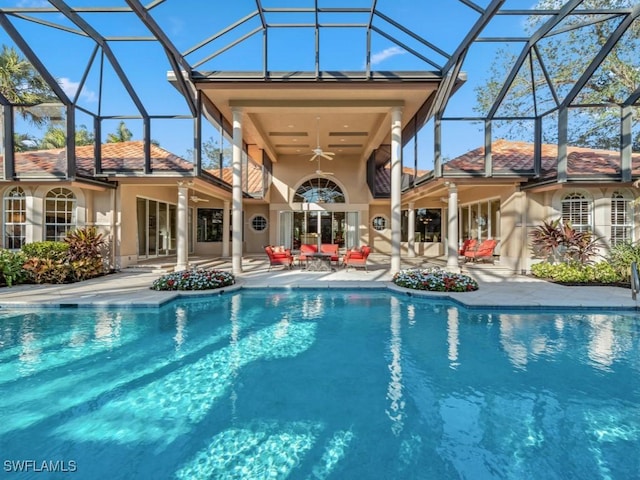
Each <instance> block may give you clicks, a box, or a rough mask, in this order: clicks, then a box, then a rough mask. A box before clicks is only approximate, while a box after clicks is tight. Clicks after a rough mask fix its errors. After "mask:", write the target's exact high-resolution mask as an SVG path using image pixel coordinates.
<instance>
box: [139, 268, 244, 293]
mask: <svg viewBox="0 0 640 480" xmlns="http://www.w3.org/2000/svg"><path fill="white" fill-rule="evenodd" d="M234 283H236V280H235V277H234V276H233V274H232V273H229V272H225V271H222V270H215V269H192V270H181V271H179V272H173V273H168V274H166V275H163V276H161V277H160V278H157V279H155V280H154V281H153V284H152V285H151V290H212V289H215V288H221V287H228V286H229V285H233V284H234Z"/></svg>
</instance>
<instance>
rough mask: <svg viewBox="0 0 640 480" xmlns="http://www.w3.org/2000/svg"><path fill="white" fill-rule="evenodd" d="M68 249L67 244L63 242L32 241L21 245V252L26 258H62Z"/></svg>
mask: <svg viewBox="0 0 640 480" xmlns="http://www.w3.org/2000/svg"><path fill="white" fill-rule="evenodd" d="M68 251H69V245H68V244H67V243H64V242H53V241H45V242H33V243H25V244H24V245H23V246H22V252H23V253H24V255H25V256H26V257H27V258H42V259H45V258H46V259H49V260H64V259H65V258H66V255H67V252H68Z"/></svg>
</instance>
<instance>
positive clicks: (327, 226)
mask: <svg viewBox="0 0 640 480" xmlns="http://www.w3.org/2000/svg"><path fill="white" fill-rule="evenodd" d="M318 216H319V217H320V232H318V233H319V234H320V243H333V229H332V228H331V227H332V222H331V216H332V215H331V212H318Z"/></svg>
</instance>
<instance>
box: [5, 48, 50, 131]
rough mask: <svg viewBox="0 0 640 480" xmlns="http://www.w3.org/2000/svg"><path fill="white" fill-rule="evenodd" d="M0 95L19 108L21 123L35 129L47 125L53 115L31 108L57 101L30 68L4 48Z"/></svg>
mask: <svg viewBox="0 0 640 480" xmlns="http://www.w3.org/2000/svg"><path fill="white" fill-rule="evenodd" d="M0 93H2V95H3V96H4V97H5V98H6V99H7V100H8V101H9V102H10V103H11V104H13V105H18V107H17V110H18V112H19V113H20V115H21V116H22V118H23V119H25V120H27V121H29V122H31V123H33V124H34V125H38V126H41V125H44V124H45V123H47V122H48V121H49V119H50V118H51V117H52V116H53V115H54V112H52V111H51V109H50V108H47V109H42V108H37V107H35V108H34V107H33V106H37V105H39V104H41V103H47V102H58V101H59V100H58V98H57V97H56V96H55V95H54V93H53V91H52V90H51V88H50V87H49V85H47V83H46V82H45V81H44V79H43V78H42V76H41V75H40V74H39V73H38V72H37V71H36V69H35V68H34V67H33V65H31V63H29V62H28V61H27V60H26V59H25V58H24V57H22V56H21V55H20V53H19V52H18V51H17V50H16V49H15V48H13V47H10V46H7V45H3V46H2V51H1V52H0Z"/></svg>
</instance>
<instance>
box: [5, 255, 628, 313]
mask: <svg viewBox="0 0 640 480" xmlns="http://www.w3.org/2000/svg"><path fill="white" fill-rule="evenodd" d="M369 258H370V261H369V262H368V267H367V268H368V270H367V271H365V270H364V269H353V268H350V269H348V270H347V269H345V268H338V269H336V270H335V271H331V272H308V271H305V270H304V269H302V268H300V267H298V266H296V267H294V268H293V269H291V270H289V269H287V268H284V267H275V268H272V269H271V270H269V262H268V260H267V258H266V256H265V255H255V256H247V257H244V258H243V272H242V274H241V275H238V276H237V284H236V285H234V286H232V287H226V288H223V289H220V290H212V291H202V292H158V291H153V290H150V288H149V287H150V285H151V284H152V282H153V280H155V279H156V278H158V276H160V275H162V274H163V273H164V271H165V270H166V269H167V268H168V267H167V266H168V265H169V264H170V263H171V259H170V258H167V259H163V260H162V261H159V260H153V261H147V262H143V263H141V264H140V265H138V266H137V267H136V268H128V269H124V270H123V271H121V272H117V273H114V274H110V275H107V276H104V277H100V278H96V279H92V280H87V281H84V282H80V283H73V284H68V285H18V286H15V287H12V288H3V289H0V309H1V310H8V309H11V308H18V307H19V308H28V307H32V306H34V307H57V308H79V307H100V308H105V307H109V306H115V305H117V306H120V307H122V306H131V307H159V306H162V305H165V304H167V303H168V302H170V301H171V300H173V299H176V298H178V297H180V296H193V295H218V294H221V293H228V292H231V291H234V290H237V289H240V288H264V289H277V288H284V289H292V288H315V289H324V288H329V289H340V288H344V289H353V288H355V289H364V288H366V289H372V288H373V289H387V288H388V289H390V290H392V291H396V292H400V293H402V294H410V295H415V296H426V297H434V298H443V297H448V298H451V299H452V300H454V301H455V302H457V303H459V304H460V305H463V306H466V307H470V308H484V309H487V308H489V309H491V308H534V309H545V308H547V309H548V308H588V309H630V310H635V309H638V305H639V303H638V301H636V300H633V299H632V296H631V290H630V289H628V288H621V287H601V286H582V287H578V286H563V285H557V284H553V283H550V282H546V281H544V280H539V279H536V278H533V277H531V276H528V275H514V274H513V273H512V272H510V271H507V270H505V269H503V268H501V267H500V266H499V264H496V265H492V264H478V265H476V264H461V267H462V269H463V273H466V274H468V275H470V276H471V277H472V278H474V279H475V280H476V281H477V282H478V284H479V287H480V288H479V289H478V290H477V291H475V292H464V293H442V292H421V291H415V290H407V289H404V288H399V287H396V286H395V285H393V284H392V283H391V279H392V276H393V275H392V274H391V272H390V258H389V257H388V256H386V255H380V254H372V255H371V256H370V257H369ZM190 261H191V262H192V264H193V265H199V266H203V267H204V266H208V267H214V268H217V269H221V270H225V271H230V270H231V261H230V260H229V259H224V258H216V259H205V258H193V259H190ZM436 265H440V266H442V265H443V263H442V261H441V260H440V259H426V258H423V257H416V258H411V259H408V258H407V259H403V262H402V268H403V269H404V268H420V267H428V266H436Z"/></svg>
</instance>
